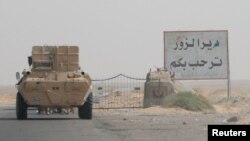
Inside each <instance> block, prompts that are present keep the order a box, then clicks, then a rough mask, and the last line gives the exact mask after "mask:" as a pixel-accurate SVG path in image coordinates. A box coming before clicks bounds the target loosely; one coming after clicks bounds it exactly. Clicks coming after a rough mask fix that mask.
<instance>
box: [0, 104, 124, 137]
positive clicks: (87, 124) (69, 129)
mask: <svg viewBox="0 0 250 141" xmlns="http://www.w3.org/2000/svg"><path fill="white" fill-rule="evenodd" d="M28 117H29V120H16V117H15V107H6V106H5V107H0V140H1V141H83V140H86V141H113V140H114V141H120V140H122V138H121V137H119V136H116V135H113V134H112V132H109V131H108V130H104V129H103V128H101V127H102V126H103V124H102V123H100V121H99V120H98V118H97V119H95V118H93V120H81V119H78V116H77V114H71V115H49V116H48V115H38V114H37V113H36V111H35V110H29V111H28Z"/></svg>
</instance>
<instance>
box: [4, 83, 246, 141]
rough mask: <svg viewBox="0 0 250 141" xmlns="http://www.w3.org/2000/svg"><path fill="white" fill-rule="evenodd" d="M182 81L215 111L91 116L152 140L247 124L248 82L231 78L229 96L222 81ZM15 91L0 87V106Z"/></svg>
mask: <svg viewBox="0 0 250 141" xmlns="http://www.w3.org/2000/svg"><path fill="white" fill-rule="evenodd" d="M184 83H185V85H186V86H188V87H191V88H193V89H194V90H195V91H196V92H197V93H198V94H201V95H203V96H205V97H206V98H207V99H208V100H209V101H210V102H211V103H212V104H213V106H214V107H215V109H216V111H215V112H210V113H209V112H208V113H204V112H191V111H187V110H184V109H181V108H162V107H160V106H156V107H151V108H146V109H142V108H140V109H113V110H111V109H109V110H94V113H95V118H96V119H97V120H100V122H101V123H102V124H103V126H102V128H105V130H109V131H112V132H116V133H117V134H119V135H120V136H124V138H127V140H130V137H133V140H149V139H150V140H152V139H154V137H155V140H166V139H169V140H173V141H174V140H187V139H190V140H197V141H198V140H206V139H207V138H206V137H207V125H208V124H250V87H249V86H250V81H232V87H231V95H230V98H229V99H228V98H227V82H226V81H185V82H184ZM15 94H16V90H15V88H14V87H10V86H2V87H0V106H4V105H14V104H15ZM131 98H132V99H133V100H134V101H135V102H137V103H138V100H137V99H138V98H141V96H132V97H131ZM113 99H114V100H115V98H113ZM179 134H183V136H178V135H179ZM138 135H140V136H138ZM143 135H146V136H143ZM195 135H198V136H195Z"/></svg>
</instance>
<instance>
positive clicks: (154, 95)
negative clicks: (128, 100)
mask: <svg viewBox="0 0 250 141" xmlns="http://www.w3.org/2000/svg"><path fill="white" fill-rule="evenodd" d="M172 94H174V85H173V82H172V80H171V75H170V72H169V71H166V70H165V69H160V68H158V69H157V70H156V71H153V72H151V71H150V72H149V73H147V77H146V82H145V86H144V101H143V105H144V108H147V107H150V106H154V105H162V102H163V100H164V98H165V97H166V96H167V95H172Z"/></svg>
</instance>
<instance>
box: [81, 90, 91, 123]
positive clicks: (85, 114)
mask: <svg viewBox="0 0 250 141" xmlns="http://www.w3.org/2000/svg"><path fill="white" fill-rule="evenodd" d="M92 100H93V95H92V93H90V94H89V96H88V98H87V101H86V102H85V103H84V104H83V105H82V106H79V107H78V116H79V118H81V119H92V104H93V102H92Z"/></svg>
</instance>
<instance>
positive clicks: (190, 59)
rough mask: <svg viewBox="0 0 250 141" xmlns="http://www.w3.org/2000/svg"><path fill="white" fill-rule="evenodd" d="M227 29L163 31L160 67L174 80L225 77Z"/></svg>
mask: <svg viewBox="0 0 250 141" xmlns="http://www.w3.org/2000/svg"><path fill="white" fill-rule="evenodd" d="M228 63H229V61H228V32H227V31H226V30H223V31H166V32H164V67H165V68H167V69H168V70H170V71H171V72H174V74H175V79H183V80H184V79H190V80H191V79H227V78H228V76H229V64H228Z"/></svg>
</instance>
